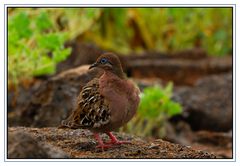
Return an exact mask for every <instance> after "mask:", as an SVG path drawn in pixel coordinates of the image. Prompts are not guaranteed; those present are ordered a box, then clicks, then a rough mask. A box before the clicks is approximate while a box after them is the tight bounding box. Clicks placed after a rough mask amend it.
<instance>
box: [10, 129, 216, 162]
mask: <svg viewBox="0 0 240 166" xmlns="http://www.w3.org/2000/svg"><path fill="white" fill-rule="evenodd" d="M114 134H115V135H116V136H117V137H118V138H119V139H120V140H128V141H131V143H130V144H124V145H117V146H114V147H112V148H109V149H107V150H104V151H102V150H101V149H98V148H96V147H95V146H96V142H95V140H94V139H93V135H92V133H91V132H90V131H88V130H82V129H77V130H71V129H58V128H55V127H50V128H26V127H9V128H8V156H7V157H8V158H9V159H12V158H15V159H16V158H42V159H46V158H84V159H86V158H88V159H93V158H94V159H96V158H98V159H101V158H108V159H125V158H135V159H140V158H142V159H214V158H216V156H215V155H213V154H210V153H208V152H206V151H201V150H194V149H193V148H191V147H189V146H183V145H179V144H173V143H170V142H167V141H164V140H162V139H157V140H144V139H142V138H139V137H137V136H132V135H128V134H125V133H117V132H115V133H114ZM101 136H102V138H103V140H104V141H107V139H108V138H107V136H106V135H105V134H102V135H101Z"/></svg>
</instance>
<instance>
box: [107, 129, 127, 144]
mask: <svg viewBox="0 0 240 166" xmlns="http://www.w3.org/2000/svg"><path fill="white" fill-rule="evenodd" d="M107 135H108V136H109V137H110V139H111V141H110V142H107V143H106V144H112V145H121V144H131V142H130V141H119V140H118V139H117V138H116V137H115V136H114V135H113V134H112V133H111V132H108V133H107Z"/></svg>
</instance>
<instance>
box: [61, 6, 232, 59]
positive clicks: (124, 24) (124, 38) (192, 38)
mask: <svg viewBox="0 0 240 166" xmlns="http://www.w3.org/2000/svg"><path fill="white" fill-rule="evenodd" d="M66 10H67V9H66ZM69 10H70V9H69ZM81 10H82V9H81ZM92 12H93V13H96V15H97V16H96V17H88V21H89V22H91V25H92V26H88V28H86V31H85V32H83V33H82V34H81V39H82V40H85V41H90V42H93V43H96V44H97V45H98V46H100V47H101V48H103V49H106V50H111V51H114V52H120V53H130V52H142V51H146V50H148V51H161V52H173V51H179V50H183V49H187V48H193V47H203V48H204V49H205V50H207V52H208V53H209V54H210V55H215V56H224V55H226V54H231V53H232V9H231V8H100V9H99V8H98V9H92ZM66 13H68V12H66ZM85 17H87V15H86V16H85V15H84V17H83V18H85ZM73 18H75V17H74V16H72V15H71V16H70V15H68V16H66V19H67V20H69V22H72V21H71V20H72V19H73ZM83 18H79V17H78V18H75V19H74V20H75V21H74V22H75V23H76V24H77V25H81V24H80V23H79V21H80V20H81V19H83ZM77 20H78V21H77ZM70 28H74V27H70ZM77 29H78V28H74V29H71V30H70V31H73V32H74V31H77ZM76 34H77V33H76Z"/></svg>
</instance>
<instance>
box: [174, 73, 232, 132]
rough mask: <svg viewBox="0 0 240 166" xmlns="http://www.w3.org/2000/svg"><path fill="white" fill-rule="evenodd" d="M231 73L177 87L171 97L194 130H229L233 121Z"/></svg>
mask: <svg viewBox="0 0 240 166" xmlns="http://www.w3.org/2000/svg"><path fill="white" fill-rule="evenodd" d="M232 97H233V91H232V73H228V74H222V75H214V76H209V77H205V78H202V79H200V80H199V81H198V82H197V83H196V85H195V86H194V87H192V88H189V87H187V88H180V89H179V90H178V91H177V92H175V94H174V97H173V99H174V100H176V101H178V102H180V103H181V104H182V106H183V108H184V113H183V116H184V118H185V120H186V121H187V122H189V124H190V125H191V128H192V129H194V130H200V129H201V130H212V131H229V130H232V124H233V107H232V104H233V98H232Z"/></svg>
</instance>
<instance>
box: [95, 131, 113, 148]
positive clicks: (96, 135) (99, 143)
mask: <svg viewBox="0 0 240 166" xmlns="http://www.w3.org/2000/svg"><path fill="white" fill-rule="evenodd" d="M94 137H95V139H96V140H97V141H98V145H97V146H96V148H101V149H102V151H103V150H104V149H108V148H111V147H112V146H111V145H106V144H104V143H103V141H102V139H101V137H100V136H99V134H97V133H94Z"/></svg>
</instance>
